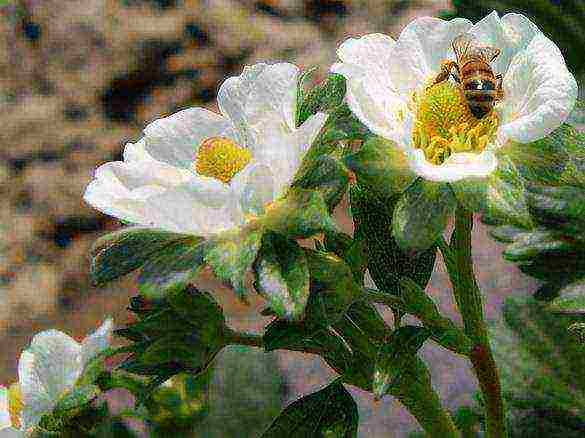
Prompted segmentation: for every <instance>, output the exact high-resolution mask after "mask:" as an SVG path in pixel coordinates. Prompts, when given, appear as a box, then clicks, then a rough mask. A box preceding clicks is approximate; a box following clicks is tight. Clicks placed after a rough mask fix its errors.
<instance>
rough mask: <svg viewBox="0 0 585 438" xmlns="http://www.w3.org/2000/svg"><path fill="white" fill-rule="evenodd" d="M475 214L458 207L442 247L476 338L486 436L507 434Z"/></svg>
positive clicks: (466, 324) (473, 357)
mask: <svg viewBox="0 0 585 438" xmlns="http://www.w3.org/2000/svg"><path fill="white" fill-rule="evenodd" d="M472 227H473V215H472V213H471V212H470V211H468V210H466V209H464V208H463V207H459V208H458V210H457V214H456V219H455V231H454V232H453V235H452V237H451V246H450V247H449V246H448V245H447V244H446V243H445V242H444V241H443V240H442V239H441V241H439V248H440V249H441V252H442V253H443V258H444V259H445V264H446V265H447V270H448V271H449V276H450V278H451V283H452V284H453V293H454V295H455V301H456V302H457V306H458V307H459V311H460V313H461V316H462V318H463V324H464V328H465V333H466V334H467V336H469V337H470V338H471V340H472V341H473V342H474V347H473V350H472V352H471V356H470V359H471V363H472V364H473V369H474V371H475V375H476V376H477V379H478V382H479V387H480V389H481V391H482V394H483V399H484V402H485V406H486V428H487V437H489V438H503V437H506V428H505V413H504V404H503V401H502V393H501V387H500V378H499V373H498V369H497V366H496V362H495V360H494V357H493V354H492V351H491V347H490V344H489V336H488V331H487V327H486V324H485V320H484V315H483V302H482V297H481V291H480V290H479V287H478V285H477V281H476V279H475V274H474V272H473V262H472V259H471V230H472Z"/></svg>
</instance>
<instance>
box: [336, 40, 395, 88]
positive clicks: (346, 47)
mask: <svg viewBox="0 0 585 438" xmlns="http://www.w3.org/2000/svg"><path fill="white" fill-rule="evenodd" d="M395 45H396V42H395V41H394V40H393V39H392V38H390V37H389V36H387V35H383V34H381V33H371V34H369V35H364V36H363V37H361V38H349V39H347V40H345V41H344V42H343V44H341V46H339V48H338V49H337V56H338V57H339V59H340V60H341V61H342V62H344V63H348V64H353V65H356V66H359V67H360V68H362V69H364V70H368V71H371V72H372V73H373V74H374V75H376V76H379V77H383V76H388V71H389V69H390V67H391V65H392V63H393V60H392V50H393V49H394V46H395ZM380 80H382V79H380Z"/></svg>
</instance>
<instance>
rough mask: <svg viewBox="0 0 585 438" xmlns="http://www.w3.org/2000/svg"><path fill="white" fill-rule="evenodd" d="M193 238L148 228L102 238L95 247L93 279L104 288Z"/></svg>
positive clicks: (92, 252) (92, 267) (129, 230)
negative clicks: (175, 244) (165, 250)
mask: <svg viewBox="0 0 585 438" xmlns="http://www.w3.org/2000/svg"><path fill="white" fill-rule="evenodd" d="M192 238H193V236H187V235H184V234H177V233H171V232H168V231H163V230H157V229H153V228H145V227H131V228H124V229H122V230H120V231H116V232H114V233H110V234H108V235H106V236H103V237H101V238H100V239H98V240H97V241H96V242H95V244H94V245H93V247H92V250H91V255H92V261H91V268H90V269H91V276H92V280H93V282H94V284H96V285H101V284H104V283H107V282H109V281H112V280H115V279H116V278H119V277H121V276H123V275H126V274H128V273H129V272H132V271H134V270H136V269H138V268H140V267H141V266H142V265H143V264H144V263H146V262H147V261H148V259H150V258H151V257H152V256H153V255H155V254H157V253H158V252H159V251H161V250H162V249H163V248H165V247H166V246H168V245H169V244H171V243H174V242H180V241H183V240H185V239H192Z"/></svg>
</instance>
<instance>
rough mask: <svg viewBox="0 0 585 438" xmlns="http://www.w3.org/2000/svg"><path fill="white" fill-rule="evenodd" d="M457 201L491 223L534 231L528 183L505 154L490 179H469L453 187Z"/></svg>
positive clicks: (454, 184)
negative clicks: (513, 225)
mask: <svg viewBox="0 0 585 438" xmlns="http://www.w3.org/2000/svg"><path fill="white" fill-rule="evenodd" d="M451 187H452V188H453V191H454V193H455V196H456V197H457V200H458V201H459V202H460V203H461V204H462V205H464V206H465V207H466V208H467V209H468V210H470V211H474V212H479V213H482V214H483V220H484V221H485V222H490V223H512V224H515V225H518V226H520V227H524V228H530V227H531V225H532V221H531V218H530V213H529V211H528V203H527V201H526V195H525V187H524V180H523V178H522V177H521V175H520V173H519V171H518V169H517V168H516V166H515V165H514V162H513V161H512V160H511V159H510V158H509V157H507V156H506V155H505V154H504V153H502V154H499V156H498V167H497V169H496V170H495V171H494V172H492V174H491V175H490V176H489V177H487V178H468V179H464V180H460V181H457V182H454V183H452V184H451Z"/></svg>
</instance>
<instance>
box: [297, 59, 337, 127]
mask: <svg viewBox="0 0 585 438" xmlns="http://www.w3.org/2000/svg"><path fill="white" fill-rule="evenodd" d="M313 71H314V70H307V71H306V72H305V73H306V74H307V75H311V73H313ZM306 79H307V76H306V75H302V76H301V79H300V82H301V83H300V86H299V90H300V91H301V92H300V96H299V97H300V99H298V100H297V107H298V113H297V126H299V125H302V124H303V123H304V122H305V121H306V120H307V119H308V118H309V117H310V116H311V115H313V114H316V113H317V112H330V111H332V110H335V109H336V108H337V107H339V106H340V105H341V104H342V103H343V98H344V96H345V78H344V77H343V76H341V75H338V74H331V75H329V77H328V78H327V79H326V80H325V81H323V82H321V83H320V84H318V85H317V86H315V87H313V88H312V89H311V90H310V91H309V92H308V93H306V94H305V93H303V92H302V91H303V88H304V87H303V82H304V81H305V80H306Z"/></svg>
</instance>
